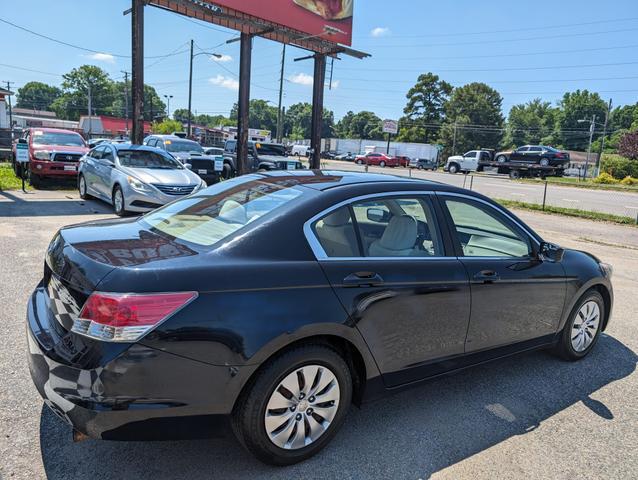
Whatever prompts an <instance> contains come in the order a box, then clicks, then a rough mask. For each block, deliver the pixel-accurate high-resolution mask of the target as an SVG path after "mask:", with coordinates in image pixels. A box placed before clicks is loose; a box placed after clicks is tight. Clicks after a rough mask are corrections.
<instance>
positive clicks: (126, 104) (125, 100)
mask: <svg viewBox="0 0 638 480" xmlns="http://www.w3.org/2000/svg"><path fill="white" fill-rule="evenodd" d="M122 73H123V74H124V117H125V118H126V132H124V133H125V134H126V136H127V137H128V134H129V133H128V72H126V71H124V70H122Z"/></svg>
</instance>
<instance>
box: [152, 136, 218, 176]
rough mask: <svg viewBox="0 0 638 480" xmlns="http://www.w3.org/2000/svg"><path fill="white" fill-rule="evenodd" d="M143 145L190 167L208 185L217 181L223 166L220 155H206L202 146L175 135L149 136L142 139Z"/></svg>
mask: <svg viewBox="0 0 638 480" xmlns="http://www.w3.org/2000/svg"><path fill="white" fill-rule="evenodd" d="M144 145H147V146H149V147H156V148H161V149H162V150H165V151H167V152H168V153H170V154H171V155H172V156H173V157H175V158H176V159H177V160H179V161H180V162H181V163H183V164H188V165H190V168H191V170H192V171H193V172H195V173H196V174H197V175H199V176H200V177H201V178H202V179H203V180H204V181H205V182H206V183H207V184H208V185H211V184H213V183H216V182H218V181H219V177H220V175H221V173H222V169H223V166H224V163H223V158H222V156H221V155H206V153H204V149H203V148H202V146H201V145H200V144H199V143H197V142H194V141H193V140H188V139H186V138H181V137H178V136H177V135H150V136H148V137H146V138H145V139H144Z"/></svg>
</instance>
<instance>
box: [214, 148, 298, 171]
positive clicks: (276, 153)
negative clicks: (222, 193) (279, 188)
mask: <svg viewBox="0 0 638 480" xmlns="http://www.w3.org/2000/svg"><path fill="white" fill-rule="evenodd" d="M303 168H305V167H304V165H303V163H301V162H300V161H299V160H296V159H294V158H292V157H288V154H287V152H286V147H285V146H284V145H282V144H280V143H264V142H248V170H249V172H257V171H259V170H301V169H303ZM236 174H237V140H227V141H226V144H225V145H224V172H223V176H224V178H231V177H234V176H235V175H236Z"/></svg>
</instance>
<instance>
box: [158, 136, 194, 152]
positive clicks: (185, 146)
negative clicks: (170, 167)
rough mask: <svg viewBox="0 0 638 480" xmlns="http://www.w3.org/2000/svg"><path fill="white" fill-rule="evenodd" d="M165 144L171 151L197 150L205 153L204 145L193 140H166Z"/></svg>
mask: <svg viewBox="0 0 638 480" xmlns="http://www.w3.org/2000/svg"><path fill="white" fill-rule="evenodd" d="M164 145H165V146H166V150H168V151H169V152H197V153H204V149H202V146H201V145H200V144H199V143H197V142H193V141H191V140H172V139H171V140H165V141H164Z"/></svg>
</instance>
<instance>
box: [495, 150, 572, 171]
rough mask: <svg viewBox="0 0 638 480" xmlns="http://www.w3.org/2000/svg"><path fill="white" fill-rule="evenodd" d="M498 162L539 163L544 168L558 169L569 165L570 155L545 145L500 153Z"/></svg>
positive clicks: (497, 157) (496, 157)
mask: <svg viewBox="0 0 638 480" xmlns="http://www.w3.org/2000/svg"><path fill="white" fill-rule="evenodd" d="M494 158H495V159H496V161H497V162H500V163H504V162H508V161H509V162H519V163H537V164H539V165H541V166H543V167H549V166H552V167H558V166H562V165H567V164H568V163H569V153H567V152H564V151H561V150H557V149H556V148H554V147H547V146H545V145H523V146H522V147H518V148H517V149H516V150H510V151H505V152H498V153H497V154H496V156H495V157H494Z"/></svg>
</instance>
